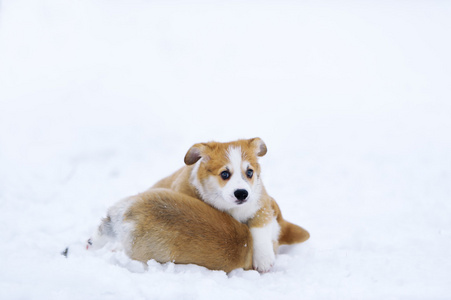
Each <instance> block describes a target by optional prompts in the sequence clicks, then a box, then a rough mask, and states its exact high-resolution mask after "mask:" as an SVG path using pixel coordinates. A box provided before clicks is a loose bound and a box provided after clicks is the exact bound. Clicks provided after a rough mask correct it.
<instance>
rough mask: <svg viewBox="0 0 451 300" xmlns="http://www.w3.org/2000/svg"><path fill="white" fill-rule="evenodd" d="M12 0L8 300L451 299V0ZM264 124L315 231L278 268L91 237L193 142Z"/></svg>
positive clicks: (277, 183) (4, 264)
mask: <svg viewBox="0 0 451 300" xmlns="http://www.w3.org/2000/svg"><path fill="white" fill-rule="evenodd" d="M0 9H1V10H0V240H1V241H2V243H1V246H0V299H46V300H49V299H83V300H88V299H96V300H102V299H250V298H252V299H450V298H451V255H450V253H451V250H450V249H451V84H450V83H451V55H450V53H451V39H450V32H451V18H450V15H451V2H449V1H438V0H437V1H435V0H433V1H432V0H431V1H430V0H424V1H422V0H418V1H403V0H400V1H332V0H330V1H308V0H305V1H304V0H301V1H288V0H283V1H252V0H249V1H234V0H232V1H215V0H213V1H189V2H187V1H173V0H168V1H151V0H146V1H145V0H108V1H107V0H78V1H58V0H40V1H32V0H2V1H1V8H0ZM256 136H259V137H261V138H262V139H263V140H264V141H265V142H266V144H267V146H268V154H267V155H266V156H265V157H263V158H262V159H261V163H262V170H263V180H264V182H265V185H266V187H267V189H268V192H269V193H270V194H271V195H272V196H274V197H275V198H276V200H277V201H278V203H279V204H280V207H281V209H282V212H283V213H284V216H285V218H286V219H287V220H290V221H292V222H294V223H297V224H300V225H302V226H304V227H305V228H307V229H308V230H309V231H310V233H311V239H310V240H309V241H307V242H306V243H304V244H300V245H296V246H292V247H284V248H282V249H281V251H280V253H279V255H278V256H277V258H276V263H275V266H274V267H273V269H272V271H271V272H269V273H266V274H259V273H257V272H256V271H243V270H236V271H233V272H232V273H230V274H226V273H224V272H222V271H209V270H207V269H205V268H202V267H199V266H195V265H174V264H172V263H167V264H159V263H157V262H155V261H150V262H149V263H148V268H147V269H145V268H144V267H143V266H142V265H140V264H139V263H137V262H134V261H131V260H130V259H128V258H127V257H126V256H125V255H124V253H123V252H121V251H117V252H111V251H108V249H103V250H100V251H99V252H97V253H92V254H91V253H87V252H86V251H84V250H83V248H82V245H83V243H84V242H85V241H86V239H87V238H88V237H89V236H90V235H91V233H92V232H93V231H94V230H95V228H96V226H97V225H98V223H99V221H100V218H101V217H103V216H104V215H105V213H106V210H107V208H108V207H109V206H111V205H112V204H114V203H115V202H116V201H118V200H120V199H121V198H123V197H126V196H129V195H133V194H136V193H138V192H141V191H144V190H145V189H147V188H148V187H149V186H150V185H152V184H153V183H155V182H156V181H157V180H158V179H160V178H162V177H163V176H166V175H168V174H170V173H171V172H173V171H174V170H176V169H177V168H179V167H181V166H182V165H183V157H184V155H185V153H186V151H187V150H188V149H189V147H190V146H191V145H192V144H194V143H197V142H203V141H209V140H216V141H224V142H225V141H229V140H234V139H238V138H251V137H256ZM68 245H72V248H71V251H72V252H71V253H70V255H69V257H68V258H67V259H66V258H64V257H63V256H61V255H60V252H61V251H62V250H64V248H65V247H66V246H68Z"/></svg>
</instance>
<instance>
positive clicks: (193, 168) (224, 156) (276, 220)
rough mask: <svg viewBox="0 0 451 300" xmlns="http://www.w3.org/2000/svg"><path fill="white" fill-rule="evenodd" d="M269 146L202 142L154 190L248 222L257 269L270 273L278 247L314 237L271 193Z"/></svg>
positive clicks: (253, 141) (246, 142)
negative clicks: (262, 160)
mask: <svg viewBox="0 0 451 300" xmlns="http://www.w3.org/2000/svg"><path fill="white" fill-rule="evenodd" d="M266 152H267V148H266V145H265V143H264V142H263V141H262V140H261V139H260V138H253V139H249V140H238V141H234V142H229V143H217V142H209V143H199V144H195V145H193V146H192V147H191V148H190V149H189V150H188V152H187V153H186V155H185V164H186V165H185V166H184V167H182V168H181V169H179V170H178V171H176V172H175V173H173V174H172V175H170V176H168V177H166V178H163V179H162V180H160V181H159V182H157V183H156V184H155V185H154V186H152V187H151V188H150V190H149V191H151V190H152V189H155V188H166V189H171V190H173V191H176V192H179V193H183V194H185V195H188V196H190V197H194V198H197V199H200V200H202V201H204V202H205V203H207V204H209V205H211V206H213V207H214V208H216V209H218V210H219V211H222V212H226V213H228V214H230V215H231V216H232V217H233V218H235V219H236V220H237V221H239V222H241V223H244V224H247V225H248V227H249V229H250V233H251V236H252V241H253V267H254V269H256V270H258V271H259V272H267V271H269V269H270V268H271V266H272V265H273V264H274V261H275V252H276V251H277V247H278V245H279V244H293V243H300V242H303V241H305V240H307V239H308V238H309V233H308V232H307V231H306V230H305V229H303V228H301V227H299V226H297V225H294V224H292V223H290V222H287V221H285V220H284V219H283V218H282V214H281V212H280V209H279V207H278V205H277V203H276V202H275V200H274V199H273V198H272V197H270V196H269V195H268V193H267V192H266V190H265V188H264V186H263V183H262V180H261V177H260V173H261V168H260V165H259V163H258V158H259V157H262V156H264V155H265V154H266Z"/></svg>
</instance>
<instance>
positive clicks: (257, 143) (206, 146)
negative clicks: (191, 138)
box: [185, 138, 267, 211]
mask: <svg viewBox="0 0 451 300" xmlns="http://www.w3.org/2000/svg"><path fill="white" fill-rule="evenodd" d="M266 151H267V150H266V145H265V143H264V142H263V141H262V140H261V139H260V138H253V139H250V140H238V141H234V142H230V143H217V142H209V143H200V144H195V145H194V146H192V147H191V148H190V149H189V150H188V152H187V153H186V156H185V163H186V164H187V165H194V164H196V165H195V166H194V169H193V173H192V177H191V183H192V184H193V185H194V186H195V187H196V188H197V190H198V191H199V193H200V195H201V197H202V198H203V200H204V201H205V202H207V203H209V204H211V205H213V206H214V207H216V208H217V209H219V210H222V211H228V210H230V209H235V208H237V207H243V208H244V207H249V206H256V203H257V201H258V199H259V198H260V194H261V189H262V186H261V183H260V165H259V163H258V157H261V156H264V155H265V154H266Z"/></svg>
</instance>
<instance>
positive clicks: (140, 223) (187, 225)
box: [65, 189, 253, 272]
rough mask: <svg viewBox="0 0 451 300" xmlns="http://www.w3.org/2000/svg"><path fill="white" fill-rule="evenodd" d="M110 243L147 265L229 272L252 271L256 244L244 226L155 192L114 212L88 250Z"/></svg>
mask: <svg viewBox="0 0 451 300" xmlns="http://www.w3.org/2000/svg"><path fill="white" fill-rule="evenodd" d="M107 242H114V243H115V244H116V245H118V246H119V247H120V248H123V249H124V251H125V253H126V254H127V255H128V256H129V257H130V258H132V259H135V260H138V261H141V262H143V263H147V262H148V261H149V260H150V259H154V260H156V261H158V262H160V263H165V262H174V263H180V264H197V265H201V266H204V267H206V268H208V269H211V270H223V271H226V272H230V271H232V270H234V269H237V268H243V269H245V270H248V269H252V242H253V241H252V238H251V233H250V231H249V228H248V227H247V226H246V225H245V224H242V223H240V222H238V221H236V220H235V219H234V218H233V217H231V216H230V215H229V214H227V213H225V212H221V211H219V210H217V209H215V208H213V207H211V206H210V205H208V204H206V203H205V202H202V201H199V199H196V198H193V197H190V196H187V195H184V194H181V193H177V192H174V191H172V190H168V189H152V190H149V191H147V192H144V193H141V194H138V195H136V196H132V197H129V198H126V199H124V200H122V201H120V202H118V203H117V204H116V205H114V206H113V207H111V208H110V209H109V210H108V214H107V217H106V218H104V219H103V220H102V222H101V224H100V226H99V228H98V230H97V232H96V233H95V235H94V236H93V237H92V238H90V239H89V240H88V245H87V247H86V248H87V249H88V250H95V249H99V248H101V247H103V246H104V245H105V244H106V243H107ZM65 255H66V256H67V250H66V254H65Z"/></svg>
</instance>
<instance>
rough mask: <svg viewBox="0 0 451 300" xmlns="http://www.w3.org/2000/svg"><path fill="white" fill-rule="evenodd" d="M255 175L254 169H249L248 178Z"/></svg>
mask: <svg viewBox="0 0 451 300" xmlns="http://www.w3.org/2000/svg"><path fill="white" fill-rule="evenodd" d="M253 175H254V171H253V170H251V169H249V170H247V171H246V176H247V177H248V178H252V176H253Z"/></svg>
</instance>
